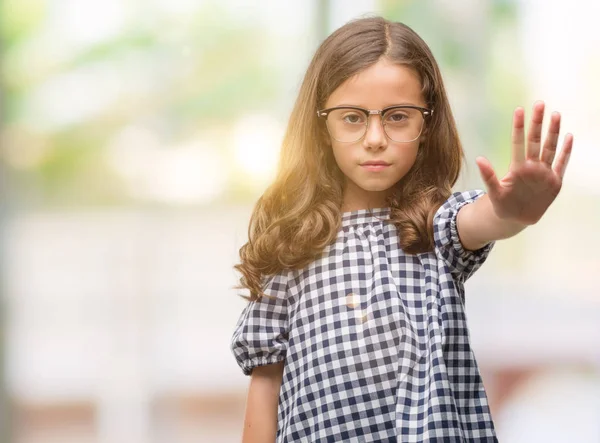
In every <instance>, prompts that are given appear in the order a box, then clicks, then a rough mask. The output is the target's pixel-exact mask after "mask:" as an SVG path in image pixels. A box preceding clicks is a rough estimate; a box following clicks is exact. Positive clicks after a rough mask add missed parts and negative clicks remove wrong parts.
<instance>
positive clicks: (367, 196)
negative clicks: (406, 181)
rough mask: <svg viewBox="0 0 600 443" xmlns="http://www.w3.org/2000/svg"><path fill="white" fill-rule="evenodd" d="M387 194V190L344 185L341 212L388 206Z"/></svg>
mask: <svg viewBox="0 0 600 443" xmlns="http://www.w3.org/2000/svg"><path fill="white" fill-rule="evenodd" d="M387 196H388V191H387V190H386V191H365V190H364V189H360V188H358V187H357V186H346V188H345V189H344V200H343V203H342V212H350V211H358V210H359V209H373V208H383V207H386V206H388V203H387Z"/></svg>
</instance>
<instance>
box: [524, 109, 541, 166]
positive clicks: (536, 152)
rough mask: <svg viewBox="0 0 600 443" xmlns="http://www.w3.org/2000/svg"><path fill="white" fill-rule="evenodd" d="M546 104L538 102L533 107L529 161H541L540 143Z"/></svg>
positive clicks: (529, 139) (528, 149)
mask: <svg viewBox="0 0 600 443" xmlns="http://www.w3.org/2000/svg"><path fill="white" fill-rule="evenodd" d="M544 106H545V105H544V102H542V101H537V102H535V103H534V105H533V113H532V114H531V126H530V127H529V136H528V137H527V155H526V157H527V159H528V160H539V159H540V141H541V140H542V121H543V120H544Z"/></svg>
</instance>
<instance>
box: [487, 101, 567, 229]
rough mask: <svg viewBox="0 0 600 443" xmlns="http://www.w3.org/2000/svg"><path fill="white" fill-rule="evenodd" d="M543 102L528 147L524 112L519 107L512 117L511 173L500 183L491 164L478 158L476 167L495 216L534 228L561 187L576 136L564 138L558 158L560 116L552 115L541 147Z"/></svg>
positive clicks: (533, 121) (536, 110) (533, 120)
mask: <svg viewBox="0 0 600 443" xmlns="http://www.w3.org/2000/svg"><path fill="white" fill-rule="evenodd" d="M543 119H544V103H543V102H539V101H538V102H536V103H535V104H534V105H533V114H532V116H531V126H530V129H529V134H528V136H527V146H525V128H524V126H525V124H524V121H525V113H524V111H523V108H517V109H516V110H515V113H514V117H513V132H512V159H511V162H510V167H509V171H508V173H507V174H506V175H505V176H504V177H503V178H502V179H500V180H498V177H497V176H496V173H495V172H494V169H493V168H492V165H491V164H490V162H489V161H488V160H487V159H485V158H483V157H478V158H477V160H476V161H477V166H479V171H480V173H481V177H482V178H483V181H484V183H485V185H486V187H487V190H488V196H489V198H490V201H491V202H492V205H493V207H494V211H495V212H496V215H497V216H498V217H500V218H502V219H506V220H510V221H515V222H519V223H523V224H525V225H531V224H534V223H536V222H537V221H538V220H539V219H540V218H542V215H544V213H545V212H546V210H547V209H548V207H549V206H550V205H551V204H552V202H553V201H554V199H555V198H556V196H557V195H558V193H559V192H560V189H561V187H562V181H563V177H564V175H565V170H566V169H567V163H568V161H569V156H570V155H571V150H572V148H573V135H572V134H567V135H566V136H565V139H564V142H563V145H562V148H561V150H560V152H559V153H558V156H557V155H556V146H557V143H558V134H559V132H560V114H559V113H558V112H553V113H552V116H551V117H550V128H549V129H548V135H547V136H546V139H545V140H544V146H543V148H542V149H541V150H540V147H541V138H542V137H541V134H542V121H543Z"/></svg>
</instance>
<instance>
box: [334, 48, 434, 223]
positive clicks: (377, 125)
mask: <svg viewBox="0 0 600 443" xmlns="http://www.w3.org/2000/svg"><path fill="white" fill-rule="evenodd" d="M344 105H346V106H359V107H361V108H365V109H371V110H372V109H383V108H386V107H388V106H392V105H414V106H421V107H426V104H425V102H424V100H423V97H422V94H421V82H420V80H419V77H418V75H417V73H416V72H415V71H413V70H412V69H410V68H407V67H405V66H400V65H394V64H392V63H391V62H389V61H387V60H385V59H381V60H379V61H378V62H377V63H376V64H374V65H372V66H370V67H369V68H367V69H365V70H364V71H362V72H360V73H358V74H357V75H355V76H354V77H351V78H350V79H348V80H347V81H345V82H344V83H342V84H341V85H340V86H339V87H338V88H337V89H336V90H335V91H333V93H332V94H331V96H330V97H329V99H328V100H327V102H326V104H325V107H326V108H331V107H335V106H344ZM386 118H387V117H386ZM421 137H422V135H421ZM421 137H419V138H417V139H416V140H414V141H411V142H405V143H399V142H395V141H392V140H390V139H389V138H388V137H387V136H386V134H385V132H384V130H383V126H382V121H381V116H380V115H370V116H369V125H368V129H367V132H366V134H365V136H364V137H363V138H362V139H360V140H358V141H356V142H352V143H342V142H339V141H336V140H335V139H333V138H331V137H330V140H331V147H332V149H333V155H334V157H335V160H336V162H337V164H338V166H339V168H340V169H341V171H342V172H343V173H344V175H345V176H346V183H345V188H344V202H343V206H342V210H343V211H351V210H356V209H365V208H369V207H370V208H376V207H382V206H385V204H386V200H385V199H386V197H387V195H388V192H389V190H390V188H392V186H394V185H395V184H396V183H397V182H398V181H399V180H400V179H401V178H402V177H404V176H405V175H406V174H407V173H408V171H409V170H410V168H411V167H412V166H413V164H414V163H415V159H416V157H417V151H418V149H419V143H420V140H421ZM367 162H385V163H386V164H387V166H383V167H372V166H371V167H369V166H367V165H365V163H367Z"/></svg>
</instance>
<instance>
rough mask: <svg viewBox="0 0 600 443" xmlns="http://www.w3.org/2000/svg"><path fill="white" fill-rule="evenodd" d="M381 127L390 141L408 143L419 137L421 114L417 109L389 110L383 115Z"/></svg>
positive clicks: (421, 126)
mask: <svg viewBox="0 0 600 443" xmlns="http://www.w3.org/2000/svg"><path fill="white" fill-rule="evenodd" d="M383 127H384V129H385V133H386V134H387V136H388V137H389V138H390V139H391V140H393V141H396V142H410V141H413V140H415V139H416V138H418V137H419V135H421V131H422V130H423V114H421V111H419V110H418V109H412V108H394V109H390V110H388V111H387V112H386V113H385V115H384V118H383Z"/></svg>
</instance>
